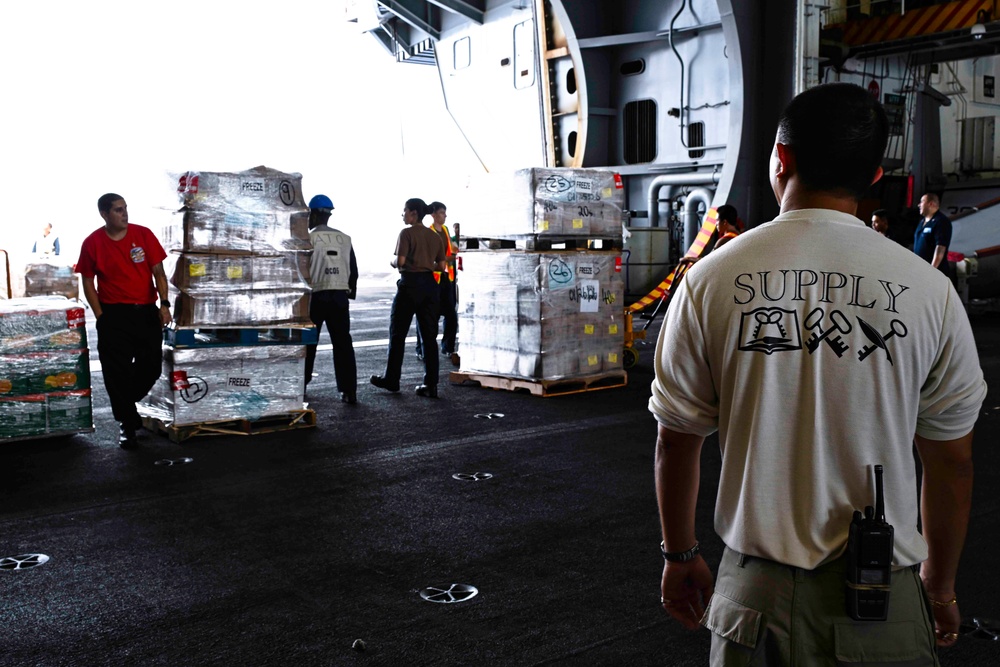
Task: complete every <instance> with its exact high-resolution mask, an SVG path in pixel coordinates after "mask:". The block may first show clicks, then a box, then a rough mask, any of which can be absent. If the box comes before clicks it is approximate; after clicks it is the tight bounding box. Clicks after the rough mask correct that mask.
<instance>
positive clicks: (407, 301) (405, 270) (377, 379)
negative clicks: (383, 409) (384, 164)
mask: <svg viewBox="0 0 1000 667" xmlns="http://www.w3.org/2000/svg"><path fill="white" fill-rule="evenodd" d="M430 214H431V208H430V207H429V206H428V205H427V204H426V203H425V202H424V200H423V199H416V198H414V199H408V200H406V204H404V206H403V224H404V225H406V227H405V229H403V231H401V232H400V233H399V237H398V238H397V239H396V253H395V254H396V256H395V258H394V259H393V260H392V261H391V262H390V264H391V265H392V267H393V268H394V269H397V270H398V271H399V280H398V281H396V287H397V288H398V289H397V291H396V298H395V299H393V301H392V310H391V311H390V314H389V355H388V358H387V359H386V363H385V372H384V373H382V375H373V376H372V377H371V383H372V384H373V385H375V386H376V387H378V388H380V389H386V390H388V391H391V392H397V391H399V378H400V375H401V374H402V369H403V354H404V353H405V348H406V334H407V333H408V332H409V331H410V324H412V323H413V316H414V315H416V317H417V326H418V327H420V333H421V335H422V336H423V339H424V340H425V341H436V340H437V322H438V314H439V310H438V309H439V307H440V303H441V291H440V288H439V287H438V283H437V281H436V280H434V272H435V271H447V269H448V267H447V263H446V262H445V245H444V242H443V241H442V240H441V237H440V236H439V235H438V234H437V233H436V232H434V231H433V230H430V229H428V228H427V227H424V225H423V219H424V217H425V216H427V215H430ZM437 385H438V349H437V345H435V344H433V343H432V344H430V345H428V346H427V348H426V349H425V350H424V381H423V384H419V385H417V387H416V393H417V395H418V396H426V397H428V398H437V397H438V387H437Z"/></svg>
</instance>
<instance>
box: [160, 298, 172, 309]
mask: <svg viewBox="0 0 1000 667" xmlns="http://www.w3.org/2000/svg"><path fill="white" fill-rule="evenodd" d="M169 307H170V301H168V300H167V299H160V308H169Z"/></svg>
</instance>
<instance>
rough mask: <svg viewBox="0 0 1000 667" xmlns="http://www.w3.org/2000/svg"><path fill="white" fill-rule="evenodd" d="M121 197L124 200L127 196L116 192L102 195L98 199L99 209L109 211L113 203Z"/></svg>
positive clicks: (103, 211) (102, 211)
mask: <svg viewBox="0 0 1000 667" xmlns="http://www.w3.org/2000/svg"><path fill="white" fill-rule="evenodd" d="M119 199H121V200H122V201H124V200H125V197H122V196H121V195H116V194H115V193H114V192H109V193H108V194H106V195H101V198H100V199H98V200H97V210H98V211H100V212H101V213H107V212H108V211H110V210H111V205H112V204H114V203H115V202H116V201H118V200H119Z"/></svg>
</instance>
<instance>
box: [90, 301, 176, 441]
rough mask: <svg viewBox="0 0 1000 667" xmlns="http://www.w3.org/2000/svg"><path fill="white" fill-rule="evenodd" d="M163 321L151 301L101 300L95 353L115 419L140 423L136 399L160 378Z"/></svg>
mask: <svg viewBox="0 0 1000 667" xmlns="http://www.w3.org/2000/svg"><path fill="white" fill-rule="evenodd" d="M162 344H163V324H162V322H161V321H160V311H159V309H158V308H157V307H156V306H155V305H154V304H149V305H145V306H134V305H131V304H119V303H109V304H101V316H100V317H99V318H97V354H98V356H99V358H100V360H101V369H102V371H103V373H104V387H105V388H106V389H107V390H108V397H109V398H110V399H111V412H112V414H114V416H115V419H116V420H118V421H120V422H122V423H125V424H129V425H132V426H137V425H139V422H140V420H139V413H138V412H136V409H135V403H136V401H138V400H141V399H142V398H143V397H144V396H145V395H146V394H148V393H149V390H150V389H152V388H153V385H154V384H156V381H157V380H158V379H160V370H161V367H162V366H161V364H162V360H163V353H162V350H161V346H162Z"/></svg>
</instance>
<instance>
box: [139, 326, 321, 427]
mask: <svg viewBox="0 0 1000 667" xmlns="http://www.w3.org/2000/svg"><path fill="white" fill-rule="evenodd" d="M304 390H305V347H304V346H302V345H259V346H238V347H202V348H170V347H165V348H164V349H163V372H162V373H161V375H160V379H159V380H158V381H157V382H156V384H155V385H154V386H153V389H152V390H150V392H149V394H148V395H147V396H146V397H145V398H144V399H143V400H142V402H141V403H140V405H139V412H140V414H142V415H143V416H145V417H152V418H155V419H158V420H160V421H161V422H163V423H164V424H168V425H174V426H183V425H186V424H199V423H203V422H212V421H229V420H235V419H249V420H254V419H260V418H261V417H267V416H273V415H280V414H286V413H288V412H291V411H293V410H301V409H302V406H303V398H304V396H303V394H304Z"/></svg>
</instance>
